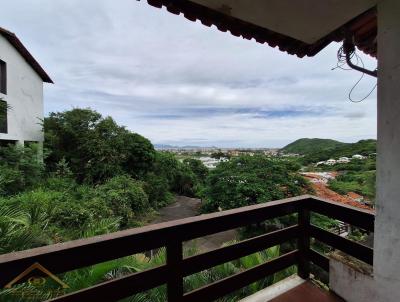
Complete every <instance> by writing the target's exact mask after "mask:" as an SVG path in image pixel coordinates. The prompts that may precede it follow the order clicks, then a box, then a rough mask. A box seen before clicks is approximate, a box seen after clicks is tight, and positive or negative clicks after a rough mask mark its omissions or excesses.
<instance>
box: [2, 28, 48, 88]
mask: <svg viewBox="0 0 400 302" xmlns="http://www.w3.org/2000/svg"><path fill="white" fill-rule="evenodd" d="M0 35H2V36H3V37H4V38H6V39H7V40H8V42H10V44H11V45H12V46H14V48H15V49H16V50H17V51H18V52H19V53H20V54H21V56H22V57H23V58H24V59H25V61H27V62H28V64H29V65H30V66H31V67H32V68H33V70H34V71H35V72H36V73H37V74H38V75H39V76H40V77H41V78H42V80H43V82H46V83H53V80H52V79H51V78H50V77H49V75H48V74H47V73H46V71H44V69H43V68H42V66H40V64H39V63H38V62H37V61H36V60H35V58H34V57H33V56H32V55H31V53H30V52H29V51H28V50H27V49H26V47H25V46H24V45H23V44H22V42H21V41H20V40H19V39H18V37H17V36H16V35H15V34H14V33H12V32H10V31H8V30H6V29H4V28H1V27H0Z"/></svg>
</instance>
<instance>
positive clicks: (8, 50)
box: [0, 35, 43, 142]
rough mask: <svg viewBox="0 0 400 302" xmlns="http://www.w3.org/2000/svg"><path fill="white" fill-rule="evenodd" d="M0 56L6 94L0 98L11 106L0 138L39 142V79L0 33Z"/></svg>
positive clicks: (40, 101)
mask: <svg viewBox="0 0 400 302" xmlns="http://www.w3.org/2000/svg"><path fill="white" fill-rule="evenodd" d="M0 59H1V60H3V61H4V62H6V64H7V95H4V94H2V93H0V98H2V99H3V100H4V101H6V102H7V104H8V105H10V106H11V109H10V110H9V111H8V133H7V134H4V133H0V139H1V140H16V141H38V142H41V141H43V132H42V126H41V120H42V119H43V81H42V79H41V78H40V77H39V75H38V74H37V73H36V72H35V71H34V70H33V69H32V67H31V66H30V65H29V64H28V63H27V62H26V61H25V59H24V58H23V57H22V56H21V55H20V54H19V53H18V51H17V50H16V49H15V48H14V47H13V46H12V45H11V44H10V43H9V42H8V41H7V40H6V39H5V38H4V37H3V36H1V35H0Z"/></svg>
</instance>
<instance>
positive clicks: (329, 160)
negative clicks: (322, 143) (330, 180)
mask: <svg viewBox="0 0 400 302" xmlns="http://www.w3.org/2000/svg"><path fill="white" fill-rule="evenodd" d="M334 164H336V160H334V159H332V158H331V159H328V160H327V161H326V162H325V165H328V166H333V165H334Z"/></svg>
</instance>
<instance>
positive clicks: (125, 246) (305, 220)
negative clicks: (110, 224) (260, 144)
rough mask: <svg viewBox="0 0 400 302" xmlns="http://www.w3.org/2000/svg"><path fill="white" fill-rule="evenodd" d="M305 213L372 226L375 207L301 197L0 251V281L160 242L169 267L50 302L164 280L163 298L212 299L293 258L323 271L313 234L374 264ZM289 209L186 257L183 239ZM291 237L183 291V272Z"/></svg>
mask: <svg viewBox="0 0 400 302" xmlns="http://www.w3.org/2000/svg"><path fill="white" fill-rule="evenodd" d="M310 212H317V213H320V214H323V215H327V216H329V217H333V218H336V219H340V220H343V221H345V222H348V223H350V224H353V225H355V226H358V227H362V228H364V229H366V230H369V231H373V225H374V214H373V213H372V212H369V211H365V210H360V209H358V208H353V207H349V206H345V205H342V204H338V203H333V202H330V201H326V200H322V199H319V198H315V197H312V196H310V195H304V196H299V197H294V198H289V199H284V200H279V201H272V202H268V203H265V204H258V205H252V206H247V207H243V208H238V209H233V210H228V211H223V212H218V213H212V214H207V215H200V216H196V217H190V218H185V219H181V220H176V221H170V222H165V223H160V224H155V225H149V226H146V227H142V228H136V229H130V230H126V231H121V232H116V233H112V234H108V235H102V236H97V237H93V238H88V239H82V240H75V241H70V242H66V243H61V244H56V245H50V246H45V247H40V248H36V249H31V250H27V251H21V252H15V253H9V254H5V255H0V272H1V274H0V286H2V285H5V284H6V283H8V282H9V281H10V280H12V279H13V278H14V277H16V276H17V275H19V274H20V273H21V272H22V271H24V270H25V269H26V268H27V267H29V266H30V265H32V264H33V263H35V262H39V263H40V264H41V265H43V266H44V267H46V268H47V269H48V270H49V271H51V272H52V273H62V272H66V271H70V270H73V269H77V268H82V267H86V266H89V265H93V264H97V263H101V262H104V261H108V260H112V259H117V258H121V257H124V256H128V255H132V254H135V253H139V252H144V251H146V250H151V249H155V248H159V247H162V246H165V247H166V251H167V263H166V265H163V266H160V267H157V268H154V269H151V270H148V271H144V272H139V273H135V274H131V275H128V276H124V277H122V278H118V279H115V280H112V281H108V282H104V283H101V284H98V285H95V286H92V287H90V288H87V289H83V290H80V291H78V292H76V293H71V294H68V295H65V296H63V297H59V298H55V299H53V300H52V301H92V300H96V299H104V298H107V301H117V300H119V299H121V298H124V297H127V296H130V295H132V294H135V293H138V292H141V291H144V290H147V289H150V288H154V287H157V286H159V285H161V284H165V283H166V284H167V288H168V301H174V302H178V301H211V300H210V299H212V297H214V298H215V297H220V296H221V295H223V294H227V293H229V291H233V290H235V289H237V288H239V287H242V286H245V285H247V284H249V283H247V282H250V281H251V280H254V281H257V280H258V279H260V278H262V277H267V276H268V275H269V274H273V273H275V272H277V271H279V270H281V269H284V268H286V267H289V266H291V265H293V264H297V265H298V272H299V275H300V276H301V277H303V278H307V277H308V275H309V261H311V262H313V263H314V264H317V265H319V266H321V267H322V268H323V269H325V270H327V269H328V268H329V264H328V260H327V258H326V257H325V256H323V255H320V254H318V253H317V252H315V251H313V250H312V249H310V237H314V238H316V239H317V240H320V241H323V242H324V243H326V244H328V245H332V246H333V247H334V248H339V249H341V250H343V251H344V252H348V253H349V254H351V255H352V256H354V257H356V258H359V259H360V260H362V261H365V262H367V263H372V249H369V248H366V247H364V246H362V245H360V244H357V243H354V242H352V241H350V240H347V239H344V238H342V237H339V236H337V235H334V234H332V233H329V232H327V231H324V230H321V229H318V228H316V227H315V226H312V225H310V215H309V213H310ZM293 213H297V214H298V217H299V221H298V225H295V226H291V227H288V228H285V229H282V230H278V231H276V232H272V233H268V234H265V235H261V236H257V237H255V238H251V239H248V240H244V241H242V242H239V243H236V244H233V245H230V246H226V247H222V248H219V249H216V250H213V251H210V252H207V253H203V254H200V255H196V256H192V257H189V258H186V259H183V255H182V243H183V242H184V241H188V240H191V239H195V238H198V237H201V236H206V235H210V234H214V233H218V232H221V231H226V230H229V229H233V228H237V227H242V226H246V225H249V224H253V223H258V222H261V221H264V220H268V219H271V218H276V217H280V216H284V215H288V214H293ZM338 237H339V238H338ZM292 239H297V242H298V245H297V246H298V249H297V250H295V251H292V252H290V253H288V254H285V255H282V256H281V257H279V258H277V259H275V260H271V261H268V262H267V263H265V264H262V265H260V266H257V267H254V268H251V269H249V270H245V271H243V272H240V273H238V274H236V275H234V276H231V277H228V278H225V279H223V280H220V281H218V282H216V283H213V284H211V285H207V286H205V287H204V288H201V289H197V290H195V291H192V292H190V293H184V292H183V278H184V277H185V276H188V275H191V274H193V273H196V272H198V271H201V270H204V269H208V268H210V267H213V266H215V265H219V264H222V263H225V262H228V261H232V260H234V259H238V258H240V257H244V256H246V255H249V254H252V253H254V252H257V251H260V250H263V249H266V248H268V247H271V246H274V245H278V244H281V243H283V242H286V241H289V240H292ZM137 280H140V282H137ZM254 281H251V282H250V283H252V282H254ZM233 286H236V288H235V287H233ZM207 297H208V298H207Z"/></svg>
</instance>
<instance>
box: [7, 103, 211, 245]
mask: <svg viewBox="0 0 400 302" xmlns="http://www.w3.org/2000/svg"><path fill="white" fill-rule="evenodd" d="M44 130H45V137H46V143H45V147H46V148H45V160H44V162H43V160H42V158H41V157H40V153H39V148H38V146H36V145H34V144H30V145H28V146H26V147H22V146H14V145H9V146H7V147H0V208H1V210H2V213H0V235H1V236H0V237H1V239H0V249H1V250H0V252H1V253H6V252H11V251H15V250H21V249H26V248H32V247H37V246H42V245H47V244H51V243H57V242H62V241H66V240H71V239H78V238H82V237H88V236H93V235H98V234H103V233H107V232H111V231H116V230H120V229H125V228H128V227H134V226H138V225H141V224H142V223H144V222H146V219H147V217H148V216H149V215H150V216H151V214H152V213H154V210H156V209H158V208H159V207H162V206H164V205H166V204H168V203H169V202H171V201H172V200H173V194H176V193H177V194H185V195H190V196H195V195H197V194H198V191H199V190H200V189H201V187H202V185H203V183H204V178H205V175H206V173H207V171H206V170H207V169H206V168H205V167H204V166H203V165H202V164H201V162H199V161H194V160H187V161H185V162H180V161H178V160H177V159H176V158H175V156H174V155H173V154H169V153H159V152H156V151H155V150H154V148H153V146H152V144H151V143H150V142H149V141H148V140H147V139H145V138H143V137H142V136H140V135H138V134H135V133H131V132H130V131H128V130H126V129H125V128H124V127H121V126H118V125H117V124H116V123H115V122H114V121H113V120H112V119H111V118H109V117H106V118H104V117H102V116H101V115H100V114H99V113H97V112H95V111H92V110H90V109H73V110H71V111H65V112H62V113H52V114H50V117H48V118H46V119H45V121H44Z"/></svg>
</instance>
